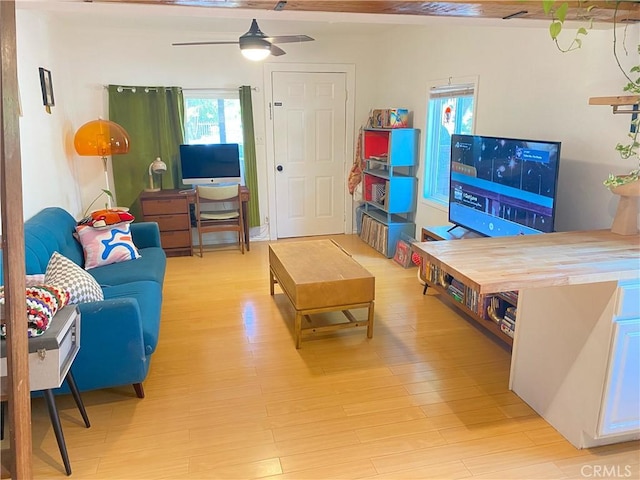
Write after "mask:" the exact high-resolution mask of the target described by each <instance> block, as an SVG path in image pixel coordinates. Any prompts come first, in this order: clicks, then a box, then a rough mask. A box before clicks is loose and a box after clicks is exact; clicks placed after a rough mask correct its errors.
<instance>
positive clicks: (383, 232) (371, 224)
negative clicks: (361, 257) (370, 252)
mask: <svg viewBox="0 0 640 480" xmlns="http://www.w3.org/2000/svg"><path fill="white" fill-rule="evenodd" d="M360 238H361V239H362V240H363V241H364V242H366V243H368V244H369V245H371V246H372V247H373V248H375V249H376V250H377V251H379V252H380V253H382V254H383V255H387V240H388V238H389V227H387V226H386V225H384V224H382V223H380V222H378V221H376V220H374V219H373V218H371V217H370V216H369V215H363V216H362V231H361V232H360Z"/></svg>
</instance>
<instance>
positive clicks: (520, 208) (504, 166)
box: [449, 135, 560, 237]
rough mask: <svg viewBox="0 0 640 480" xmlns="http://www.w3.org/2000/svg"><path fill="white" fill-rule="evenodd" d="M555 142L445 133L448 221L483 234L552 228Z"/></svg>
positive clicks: (557, 149)
mask: <svg viewBox="0 0 640 480" xmlns="http://www.w3.org/2000/svg"><path fill="white" fill-rule="evenodd" d="M559 159H560V142H547V141H535V140H520V139H513V138H498V137H485V136H479V135H452V136H451V170H450V171H451V177H450V185H449V222H451V223H453V224H454V225H459V226H461V227H464V228H468V229H470V230H474V231H476V232H478V233H480V234H482V235H486V236H492V237H497V236H503V235H525V234H532V233H549V232H553V231H554V220H555V210H556V189H557V181H558V163H559Z"/></svg>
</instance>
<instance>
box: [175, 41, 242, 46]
mask: <svg viewBox="0 0 640 480" xmlns="http://www.w3.org/2000/svg"><path fill="white" fill-rule="evenodd" d="M238 43H240V42H180V43H172V44H171V45H173V46H174V47H181V46H185V45H238Z"/></svg>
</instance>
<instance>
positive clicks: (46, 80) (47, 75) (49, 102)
mask: <svg viewBox="0 0 640 480" xmlns="http://www.w3.org/2000/svg"><path fill="white" fill-rule="evenodd" d="M38 70H39V71H40V89H41V90H42V103H43V104H44V108H45V110H46V111H47V113H51V107H53V106H54V105H55V101H54V99H53V81H52V80H51V72H50V71H49V70H47V69H46V68H42V67H40V68H39V69H38Z"/></svg>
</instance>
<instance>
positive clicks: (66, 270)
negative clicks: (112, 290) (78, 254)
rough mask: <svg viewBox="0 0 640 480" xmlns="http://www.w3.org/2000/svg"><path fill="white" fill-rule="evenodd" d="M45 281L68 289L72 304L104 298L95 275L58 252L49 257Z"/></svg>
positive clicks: (97, 300)
mask: <svg viewBox="0 0 640 480" xmlns="http://www.w3.org/2000/svg"><path fill="white" fill-rule="evenodd" d="M45 283H46V284H47V285H55V286H56V287H58V288H60V289H63V290H67V291H68V292H69V303H70V304H75V303H84V302H99V301H101V300H104V294H103V293H102V288H100V285H99V284H98V282H97V281H96V280H95V279H94V278H93V276H91V274H90V273H88V272H86V271H85V270H83V269H82V267H80V265H77V264H75V263H74V262H73V261H71V260H69V259H68V258H67V257H65V256H64V255H62V254H61V253H58V252H53V255H51V258H50V259H49V264H48V265H47V270H46V272H45Z"/></svg>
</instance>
